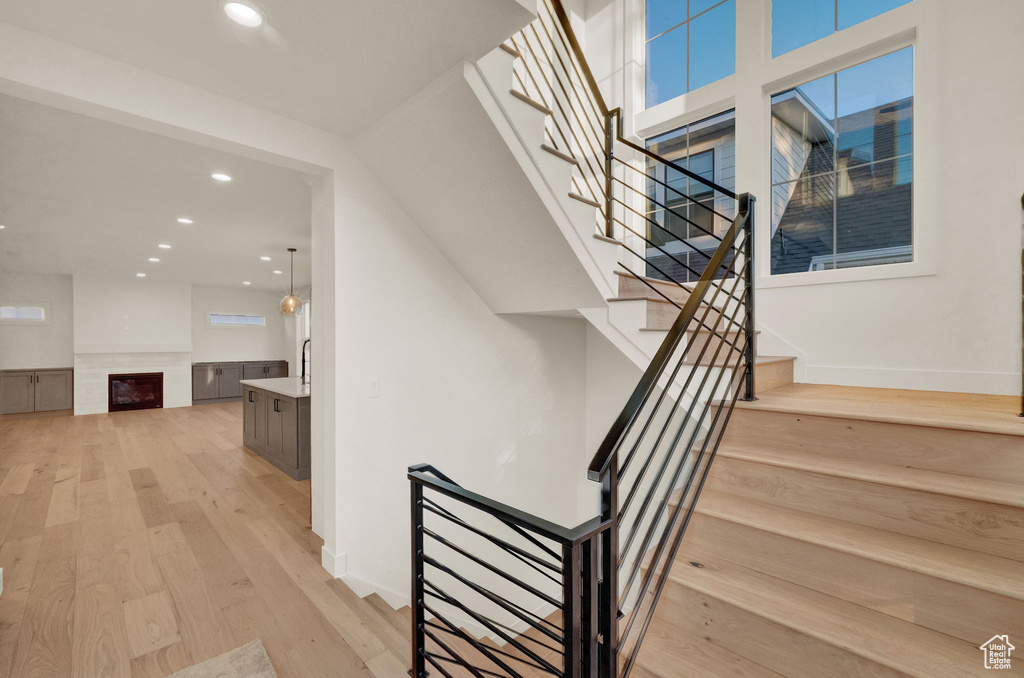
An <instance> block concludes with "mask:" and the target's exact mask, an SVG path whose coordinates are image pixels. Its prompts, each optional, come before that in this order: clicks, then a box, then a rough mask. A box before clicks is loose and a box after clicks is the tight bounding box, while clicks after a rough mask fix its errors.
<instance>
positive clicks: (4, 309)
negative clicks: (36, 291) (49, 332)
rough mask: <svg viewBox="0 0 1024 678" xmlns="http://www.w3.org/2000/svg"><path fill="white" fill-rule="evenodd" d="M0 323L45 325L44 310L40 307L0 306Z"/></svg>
mask: <svg viewBox="0 0 1024 678" xmlns="http://www.w3.org/2000/svg"><path fill="white" fill-rule="evenodd" d="M0 321H6V322H10V323H20V322H24V323H33V322H37V323H45V322H46V309H45V308H44V307H42V306H0Z"/></svg>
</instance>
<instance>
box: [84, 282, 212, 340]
mask: <svg viewBox="0 0 1024 678" xmlns="http://www.w3.org/2000/svg"><path fill="white" fill-rule="evenodd" d="M74 317H75V353H145V352H155V353H182V352H184V353H187V352H190V351H191V350H192V290H191V286H190V285H189V284H188V283H162V282H155V281H150V280H145V279H137V280H133V281H132V282H131V283H128V284H125V282H124V280H114V279H105V278H94V277H90V276H83V275H76V276H74Z"/></svg>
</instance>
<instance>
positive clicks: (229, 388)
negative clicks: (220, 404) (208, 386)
mask: <svg viewBox="0 0 1024 678" xmlns="http://www.w3.org/2000/svg"><path fill="white" fill-rule="evenodd" d="M217 367H219V368H220V375H219V376H218V377H217V392H218V393H220V397H221V398H237V397H238V396H240V395H242V385H241V384H240V383H238V382H240V381H242V365H241V364H240V363H223V364H221V365H218V366H217Z"/></svg>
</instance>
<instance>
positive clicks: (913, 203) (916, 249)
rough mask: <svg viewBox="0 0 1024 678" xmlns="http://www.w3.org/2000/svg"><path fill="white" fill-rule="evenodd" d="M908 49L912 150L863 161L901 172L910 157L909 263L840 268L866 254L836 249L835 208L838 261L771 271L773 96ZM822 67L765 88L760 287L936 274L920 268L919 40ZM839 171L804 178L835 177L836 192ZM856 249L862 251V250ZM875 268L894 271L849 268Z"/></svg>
mask: <svg viewBox="0 0 1024 678" xmlns="http://www.w3.org/2000/svg"><path fill="white" fill-rule="evenodd" d="M897 9H898V8H897ZM890 11H891V10H890ZM905 49H910V50H911V54H912V56H911V77H912V81H911V82H912V88H911V100H912V102H913V103H912V111H913V116H912V117H911V119H910V122H911V131H910V140H911V150H910V153H908V154H903V155H899V154H897V155H894V156H892V157H890V158H885V159H883V160H875V159H872V161H871V162H869V163H865V165H875V164H883V163H886V162H892V163H893V167H894V170H898V167H899V162H900V161H905V160H907V159H909V160H910V163H911V176H912V179H911V182H910V183H911V196H910V243H911V244H910V245H909V247H910V254H911V259H910V261H902V262H890V263H879V264H870V265H865V266H854V267H840V266H838V263H839V262H840V261H855V260H856V259H858V258H863V257H857V256H848V257H843V256H842V255H843V254H844V253H842V252H839V251H837V249H836V240H835V238H836V231H835V228H836V226H835V219H836V214H835V212H833V251H832V256H833V262H834V265H833V266H832V267H824V268H810V269H808V270H806V271H793V272H787V273H773V272H772V262H771V247H772V235H773V233H772V229H771V227H770V226H771V223H772V218H773V214H772V199H773V194H774V189H775V187H776V185H777V184H776V183H775V182H774V181H772V166H773V162H774V155H775V135H774V131H773V129H772V127H773V126H772V124H771V120H772V117H773V111H772V99H773V98H774V97H776V96H779V95H782V94H785V93H786V92H788V91H790V90H793V89H795V88H798V87H800V86H801V85H804V84H807V83H809V82H814V81H815V80H819V79H821V78H824V77H828V76H837V75H838V74H839V73H841V72H842V71H845V70H848V69H851V68H854V67H856V66H860V65H861V64H866V63H869V62H871V61H874V60H876V59H880V58H882V57H885V56H888V55H890V54H895V53H897V52H900V51H903V50H905ZM794 51H795V50H794ZM819 66H820V67H819V69H818V72H817V73H816V74H815V75H813V76H810V77H808V76H807V75H806V73H805V74H800V73H794V74H793V75H792V76H791V78H790V80H791V81H795V82H793V83H792V84H787V85H786V86H780V85H775V84H774V83H770V84H769V85H766V86H765V87H764V95H765V97H764V98H765V111H766V113H765V114H766V115H767V120H768V127H769V131H768V134H767V142H768V152H767V173H766V174H767V176H766V179H767V190H766V192H765V195H766V196H767V197H768V200H767V201H765V207H764V209H767V215H766V217H762V218H766V219H767V221H768V224H769V228H767V229H764V231H765V234H764V235H762V236H761V238H760V239H759V241H758V243H757V245H758V247H759V248H760V257H759V260H758V262H757V269H758V271H759V275H758V277H757V283H758V284H759V285H761V286H764V287H788V286H791V285H800V284H806V283H808V282H811V281H812V280H813V278H815V277H822V278H823V280H821V281H813V282H823V283H829V282H848V281H853V280H877V279H887V278H894V277H913V276H918V275H934V274H935V270H934V263H929V265H928V266H927V267H926V268H924V267H922V259H921V245H922V243H921V232H920V230H919V229H918V219H919V213H918V209H917V208H918V190H917V189H918V182H919V180H920V179H919V176H918V169H917V168H918V163H917V162H916V158H917V150H918V148H919V141H918V135H919V130H918V110H917V100H918V74H919V72H920V70H919V58H918V46H917V43H916V40H913V39H909V40H907V41H906V42H902V43H896V44H895V45H893V46H891V47H885V46H879V47H878V48H877V49H876V51H875V52H872V53H870V56H863V57H861V56H859V55H858V54H856V53H854V54H851V55H850V58H849V59H848V60H847V62H846V63H843V64H841V65H836V66H834V67H830V65H829V64H827V63H822V64H820V65H819ZM836 96H837V97H838V90H837V94H836ZM835 115H836V116H837V117H836V119H835V120H834V121H833V122H834V123H835V122H837V121H838V110H837V111H835ZM833 143H834V145H835V147H836V149H838V143H839V137H838V130H837V131H836V139H835V140H834V142H833ZM833 157H834V158H835V157H836V156H835V155H834V156H833ZM859 166H860V165H855V166H854V167H859ZM845 171H846V170H845V169H844V170H843V172H845ZM841 174H842V172H841V171H840V168H839V165H838V163H836V165H835V166H834V167H833V169H832V170H830V171H827V172H819V173H815V174H812V175H808V177H803V178H805V179H806V178H812V177H821V176H831V177H832V179H833V183H834V184H835V186H836V190H837V191H838V181H839V178H840V176H841ZM794 181H798V180H794ZM782 183H793V182H782ZM837 207H838V202H834V203H833V210H835V209H836V208H837ZM930 245H931V243H930V242H928V243H925V249H926V250H929V251H930ZM900 247H901V246H898V247H892V248H886V249H891V250H896V249H900ZM857 252H859V250H858V251H857ZM857 252H850V253H846V254H850V255H853V254H856V253H857ZM929 261H930V260H929ZM813 263H814V262H813V258H812V265H813ZM874 269H892V272H883V273H882V274H877V273H870V272H868V273H864V274H863V275H856V274H853V273H850V272H867V271H873V270H874ZM788 278H794V279H796V282H793V283H787V282H785V279H788Z"/></svg>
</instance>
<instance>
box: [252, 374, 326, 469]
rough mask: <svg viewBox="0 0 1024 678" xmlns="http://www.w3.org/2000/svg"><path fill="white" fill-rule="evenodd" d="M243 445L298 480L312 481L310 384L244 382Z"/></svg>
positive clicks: (287, 379)
mask: <svg viewBox="0 0 1024 678" xmlns="http://www.w3.org/2000/svg"><path fill="white" fill-rule="evenodd" d="M241 384H242V443H243V444H244V445H245V446H246V447H247V448H249V449H250V450H252V451H253V452H255V453H256V454H258V455H260V456H261V457H263V458H264V459H266V460H267V461H269V462H270V463H271V464H273V465H274V466H276V467H277V468H279V469H281V470H282V471H284V472H285V473H287V474H288V475H289V476H291V477H292V478H294V479H295V480H305V479H306V478H309V450H310V442H309V384H303V383H302V379H301V378H299V377H281V378H277V379H243V380H242V382H241Z"/></svg>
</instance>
